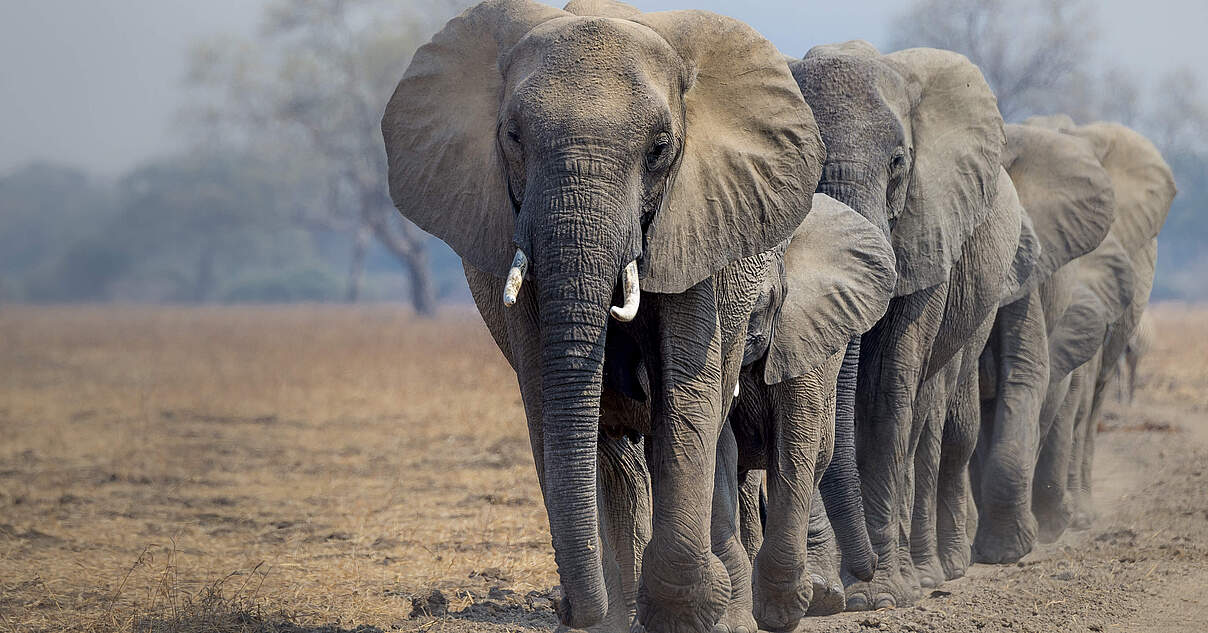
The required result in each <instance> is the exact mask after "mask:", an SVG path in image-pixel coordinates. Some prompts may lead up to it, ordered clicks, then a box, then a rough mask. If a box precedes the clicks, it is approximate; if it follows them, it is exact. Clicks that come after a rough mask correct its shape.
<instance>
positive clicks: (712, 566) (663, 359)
mask: <svg viewBox="0 0 1208 633" xmlns="http://www.w3.org/2000/svg"><path fill="white" fill-rule="evenodd" d="M643 310H644V311H645V318H648V319H652V320H653V321H654V324H653V325H654V328H653V333H655V334H656V336H655V340H653V341H646V344H647V345H648V346H649V347H648V349H646V350H644V353H643V358H644V359H645V360H647V361H648V368H649V371H650V373H651V375H652V376H654V377H656V379H655V380H654V381H652V382H653V383H655V384H653V385H652V391H653V395H652V405H653V416H652V422H651V426H652V428H651V435H650V436H649V438H648V439H649V446H650V448H649V456H650V461H649V462H648V463H649V465H650V469H651V476H652V482H653V487H652V492H653V495H652V496H653V513H652V514H653V517H652V525H653V529H652V533H651V539H650V543H649V545H647V546H646V552H645V554H644V555H643V557H642V576H641V585H640V587H639V590H638V616H639V619H640V620H641V623H642V624H643V625H644V626H645V627H646V629H647V630H648V631H650V633H680V632H684V633H689V632H691V633H704V632H706V631H711V630H712V629H713V626H714V625H715V624H716V623H717V622H718V621H719V620H720V619H721V618H722V616H723V615H724V614H725V611H726V606H727V605H728V604H729V602H730V592H731V587H730V577H729V572H728V570H727V569H726V567H725V565H724V564H723V563H722V561H721V559H719V558H718V557H717V556H716V555H715V554H714V553H713V551H712V548H711V545H712V542H711V540H712V539H711V529H710V528H711V525H710V518H711V514H712V505H713V480H714V477H715V475H716V470H715V468H716V461H717V442H718V439H719V437H720V433H721V426H722V421H723V420H722V416H723V413H724V411H725V407H728V405H729V402H728V398H723V392H722V390H723V382H724V381H723V371H722V360H721V340H720V339H721V335H720V329H719V326H718V319H717V314H716V311H717V308H716V301H715V299H714V293H713V283H712V280H706V281H704V282H701V283H700V284H697V285H696V286H693V287H692V288H689V289H688V290H686V291H685V292H683V293H680V294H676V295H658V294H652V295H649V297H646V296H643ZM735 378H736V376H735ZM729 387H730V389H731V393H733V391H732V390H733V382H730V384H729ZM727 395H728V394H727Z"/></svg>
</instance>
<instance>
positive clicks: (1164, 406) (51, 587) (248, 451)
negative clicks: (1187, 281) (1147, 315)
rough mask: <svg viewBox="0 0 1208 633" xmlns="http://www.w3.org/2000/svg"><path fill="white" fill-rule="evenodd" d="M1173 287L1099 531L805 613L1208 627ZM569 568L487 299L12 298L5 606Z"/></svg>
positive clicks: (935, 622)
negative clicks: (859, 602)
mask: <svg viewBox="0 0 1208 633" xmlns="http://www.w3.org/2000/svg"><path fill="white" fill-rule="evenodd" d="M1155 313H1156V316H1157V324H1158V329H1159V333H1160V337H1159V341H1158V344H1157V347H1156V349H1155V351H1154V352H1153V353H1152V354H1151V355H1150V356H1149V357H1147V358H1146V359H1145V360H1144V361H1143V365H1142V367H1143V369H1142V372H1143V373H1144V374H1145V380H1144V382H1143V386H1142V387H1141V389H1140V390H1139V393H1138V396H1137V401H1136V404H1135V405H1134V406H1133V407H1131V408H1119V407H1118V408H1113V409H1112V410H1111V411H1109V412H1108V415H1107V416H1106V419H1105V420H1104V427H1105V429H1104V430H1105V432H1104V433H1103V434H1102V435H1100V440H1099V446H1098V451H1097V456H1096V459H1097V463H1096V469H1095V494H1096V499H1097V503H1098V509H1099V511H1100V518H1099V520H1098V521H1097V522H1096V524H1095V526H1094V527H1093V529H1091V530H1089V531H1086V532H1082V533H1077V534H1067V535H1066V537H1064V538H1063V540H1062V541H1061V542H1060V543H1057V544H1055V545H1050V546H1044V547H1042V548H1040V550H1039V551H1037V552H1034V553H1033V554H1031V555H1030V556H1029V557H1028V558H1026V559H1025V560H1024V561H1023V562H1021V563H1020V564H1018V565H1010V566H1003V567H985V566H977V567H975V568H974V569H973V570H972V571H971V573H970V575H969V577H967V578H964V579H961V580H959V581H956V582H952V583H949V584H947V585H945V586H944V587H943V589H942V590H941V591H935V592H932V593H930V594H929V595H928V596H927V597H925V598H924V599H923V600H922V601H921V602H920V603H919V604H918V605H917V606H915V607H911V608H903V609H897V610H892V611H882V612H876V613H865V614H845V615H842V616H838V617H835V618H827V619H824V620H812V621H809V622H807V623H806V624H805V625H804V626H803V627H802V630H807V631H823V630H829V631H835V630H837V631H863V630H882V631H927V630H936V631H967V630H984V631H999V630H1003V631H1005V630H1010V631H1046V632H1047V631H1079V630H1090V631H1166V630H1187V631H1204V630H1208V310H1205V309H1202V308H1200V309H1196V308H1188V307H1180V306H1159V307H1157V308H1156V309H1155ZM556 582H557V580H556V575H555V573H554V567H553V556H552V551H551V548H550V545H549V534H548V531H547V528H546V525H545V515H544V511H543V508H542V506H541V502H540V496H539V492H538V489H537V483H536V477H535V475H534V471H533V467H532V458H531V456H530V453H529V448H528V441H527V438H526V434H525V429H524V423H523V416H522V411H521V406H520V402H519V397H518V391H517V389H516V385H515V380H514V377H513V375H512V373H511V371H510V370H509V369H508V367H507V365H506V363H505V362H504V361H503V358H502V356H501V355H500V354H499V352H498V351H497V349H496V348H495V346H494V343H493V342H492V341H491V340H490V337H489V336H488V335H487V333H486V331H485V329H484V327H483V326H482V324H481V322H480V321H479V319H478V317H477V316H476V315H475V314H473V313H472V312H450V313H447V314H446V315H444V318H442V319H441V320H439V321H417V320H413V319H411V318H409V317H408V316H407V315H406V314H405V312H403V311H401V310H398V309H395V308H392V307H375V308H241V309H234V308H213V309H211V308H193V309H176V308H154V309H152V308H120V307H115V308H71V309H69V308H12V307H4V308H0V631H21V632H25V631H104V632H107V631H115V632H125V631H148V632H149V631H187V632H199V633H200V632H202V631H218V632H227V631H256V632H261V631H263V632H269V631H286V632H291V633H303V632H309V633H319V632H327V633H336V632H348V631H359V632H361V633H367V632H371V631H391V630H399V631H431V632H434V633H437V632H441V631H446V632H452V631H457V632H461V631H491V632H503V631H546V630H551V629H552V628H553V626H554V622H555V620H554V616H553V612H552V610H551V608H550V589H551V587H552V586H553V585H554V584H556ZM442 612H444V614H443V615H439V617H431V616H430V615H429V614H430V613H436V614H440V613H442Z"/></svg>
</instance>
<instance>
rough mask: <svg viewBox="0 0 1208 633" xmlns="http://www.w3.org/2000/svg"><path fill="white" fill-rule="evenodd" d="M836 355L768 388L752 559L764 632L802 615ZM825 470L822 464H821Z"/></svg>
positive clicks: (791, 624)
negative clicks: (760, 519) (763, 471)
mask: <svg viewBox="0 0 1208 633" xmlns="http://www.w3.org/2000/svg"><path fill="white" fill-rule="evenodd" d="M842 361H843V355H842V354H834V355H832V356H831V358H830V359H828V360H827V361H826V362H824V363H822V365H820V366H819V367H818V368H816V369H815V370H814V371H812V372H811V373H809V374H808V375H806V376H800V377H797V378H790V379H789V380H786V381H784V382H782V383H779V384H776V385H770V386H768V392H769V394H770V399H771V401H772V403H773V411H772V415H771V416H770V417H771V420H770V424H771V429H770V435H771V437H772V441H771V446H770V447H769V450H768V451H767V453H768V456H767V481H766V486H767V493H768V503H767V521H766V523H765V527H764V541H763V547H761V548H760V549H759V554H758V555H756V557H755V569H754V594H755V620H756V621H757V622H759V626H760V627H762V628H763V629H765V630H771V631H790V630H792V629H794V628H796V626H797V623H798V622H799V621H800V620H801V618H803V617H805V614H806V611H808V610H809V606H810V600H811V599H812V597H813V586H814V584H813V581H812V580H811V578H810V576H809V573H808V570H807V564H808V561H807V551H808V549H807V548H808V539H807V538H806V535H807V534H808V532H809V519H810V505H811V501H812V500H813V498H814V491H815V489H816V487H817V481H818V479H819V478H820V477H821V474H822V470H824V468H823V469H819V468H817V463H816V462H817V459H818V457H819V454H820V453H821V454H822V456H823V458H824V459H825V461H826V462H829V461H830V455H831V451H832V449H833V446H834V433H833V429H834V419H835V399H834V392H835V381H836V380H837V379H838V374H839V365H840V364H841V363H842ZM823 466H825V463H824V464H823Z"/></svg>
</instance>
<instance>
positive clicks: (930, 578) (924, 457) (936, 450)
mask: <svg viewBox="0 0 1208 633" xmlns="http://www.w3.org/2000/svg"><path fill="white" fill-rule="evenodd" d="M928 382H929V383H934V382H936V381H935V380H932V381H928ZM928 386H931V385H930V384H929V385H928ZM932 388H934V387H932ZM927 390H928V387H927V386H925V387H924V390H923V391H924V392H926V391H927ZM928 399H930V400H938V398H934V397H932V398H927V397H926V396H924V395H923V393H920V397H919V401H920V402H919V403H918V404H916V406H920V405H921V404H922V402H923V401H925V400H928ZM938 405H939V403H938V402H929V403H928V406H927V408H926V411H925V412H924V416H925V417H924V420H923V422H922V425H921V434H920V435H919V442H918V446H917V447H916V448H915V453H914V503H913V504H912V514H911V521H910V558H911V561H913V563H914V569H915V576H916V577H917V578H918V581H919V585H920V586H922V587H928V588H930V587H938V586H940V585H941V584H943V582H944V570H943V569H942V568H941V567H940V557H939V550H938V546H937V544H936V487H937V485H938V482H939V470H940V459H941V455H940V453H941V450H942V447H941V435H942V433H943V428H942V427H943V411H942V409H941V408H940V407H939V406H938Z"/></svg>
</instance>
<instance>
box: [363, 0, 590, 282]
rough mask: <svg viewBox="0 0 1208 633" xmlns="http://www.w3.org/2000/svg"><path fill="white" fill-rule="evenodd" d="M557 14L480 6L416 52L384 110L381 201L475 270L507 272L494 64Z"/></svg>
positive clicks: (518, 4)
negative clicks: (386, 194)
mask: <svg viewBox="0 0 1208 633" xmlns="http://www.w3.org/2000/svg"><path fill="white" fill-rule="evenodd" d="M565 15H567V14H566V13H565V12H563V11H560V10H558V9H554V8H551V7H547V6H545V5H542V4H538V3H536V2H530V1H529V0H487V1H486V2H483V3H481V4H478V5H476V6H474V7H473V8H471V9H468V10H467V11H465V12H464V13H462V14H461V15H459V16H457V17H455V18H453V19H452V20H450V21H449V23H448V24H446V25H445V27H444V28H443V29H441V31H440V32H439V33H437V34H436V35H434V36H433V37H432V41H430V42H428V43H427V44H425V45H423V46H421V47H420V48H419V50H417V51H416V52H415V56H414V57H413V58H412V59H411V65H410V66H408V68H407V72H406V74H404V75H403V79H402V81H400V82H399V84H398V87H397V88H396V89H395V91H394V96H392V97H391V98H390V102H389V103H388V104H387V105H386V112H385V115H384V116H383V117H382V138H383V139H384V140H385V142H386V159H387V165H388V173H389V179H390V197H391V198H393V199H394V204H395V206H396V207H398V210H399V211H400V212H401V213H402V214H403V215H404V216H406V217H407V218H408V219H409V220H411V221H412V222H414V223H415V224H416V225H418V226H419V227H420V228H421V229H423V230H425V231H428V232H429V233H431V234H433V235H435V236H436V237H439V238H440V239H442V240H444V241H445V242H446V243H448V244H449V246H451V247H452V248H453V250H454V251H456V252H457V254H458V255H460V256H461V257H462V259H463V260H465V261H467V262H469V263H470V264H471V265H473V266H474V267H475V268H478V269H479V270H482V271H486V272H489V273H491V274H494V275H496V276H499V277H503V276H505V275H506V274H507V270H508V268H509V265H510V262H511V256H512V253H513V252H514V250H515V249H514V248H512V246H511V240H512V233H513V230H512V224H513V220H514V218H513V211H512V205H511V201H510V200H509V198H508V193H507V191H508V190H507V184H506V180H505V178H504V172H503V163H502V159H501V158H500V155H499V152H498V147H497V143H496V128H497V126H498V125H499V110H500V108H501V106H502V101H503V75H502V73H501V72H500V70H499V59H500V57H501V56H503V55H504V54H506V53H507V52H508V51H509V50H511V48H512V47H513V46H514V45H515V44H516V42H518V41H520V39H521V38H522V37H524V35H525V34H526V33H528V32H529V31H530V30H532V29H533V27H535V26H537V25H538V24H541V23H542V22H546V21H548V20H552V19H554V18H557V17H561V16H565Z"/></svg>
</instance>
